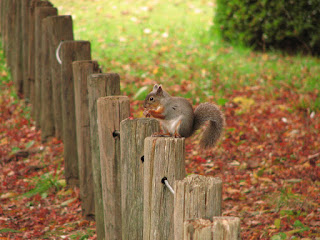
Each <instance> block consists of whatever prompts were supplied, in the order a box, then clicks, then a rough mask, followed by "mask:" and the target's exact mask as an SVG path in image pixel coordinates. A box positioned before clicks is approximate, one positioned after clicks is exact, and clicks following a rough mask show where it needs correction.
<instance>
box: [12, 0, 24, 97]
mask: <svg viewBox="0 0 320 240" xmlns="http://www.w3.org/2000/svg"><path fill="white" fill-rule="evenodd" d="M15 1H16V6H15V7H16V8H15V11H16V17H15V24H14V25H15V27H14V29H13V31H15V33H14V38H13V39H11V41H13V42H14V48H12V49H11V51H13V52H14V53H13V54H14V62H13V67H12V79H13V81H14V83H15V85H16V88H17V92H18V95H19V97H21V96H22V94H23V78H22V76H23V74H22V71H23V69H22V34H21V31H22V27H21V25H22V21H21V12H22V8H21V7H22V0H15Z"/></svg>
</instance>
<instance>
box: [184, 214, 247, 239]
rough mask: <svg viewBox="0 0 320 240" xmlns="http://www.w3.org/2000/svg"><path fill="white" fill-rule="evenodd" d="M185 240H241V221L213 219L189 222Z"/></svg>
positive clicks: (237, 219)
mask: <svg viewBox="0 0 320 240" xmlns="http://www.w3.org/2000/svg"><path fill="white" fill-rule="evenodd" d="M183 239H184V240H240V239H241V238H240V219H239V218H237V217H213V219H212V221H210V220H208V219H195V220H187V221H185V223H184V238H183Z"/></svg>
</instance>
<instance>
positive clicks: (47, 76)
mask: <svg viewBox="0 0 320 240" xmlns="http://www.w3.org/2000/svg"><path fill="white" fill-rule="evenodd" d="M41 29H42V35H41V55H42V56H41V59H42V66H43V68H42V69H41V71H40V74H41V75H40V78H41V80H40V82H41V84H40V87H41V91H40V94H41V96H40V97H41V100H40V101H41V104H40V107H41V114H40V117H41V119H40V120H41V122H40V126H41V141H42V142H46V141H47V140H48V138H50V137H54V135H55V127H54V117H55V115H54V112H53V98H52V81H51V61H50V45H49V38H48V35H49V32H48V21H47V18H44V19H43V20H42V22H41Z"/></svg>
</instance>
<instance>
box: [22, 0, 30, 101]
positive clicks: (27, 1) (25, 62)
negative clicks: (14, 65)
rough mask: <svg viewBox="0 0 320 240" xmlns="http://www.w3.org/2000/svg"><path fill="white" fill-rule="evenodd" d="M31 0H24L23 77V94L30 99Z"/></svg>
mask: <svg viewBox="0 0 320 240" xmlns="http://www.w3.org/2000/svg"><path fill="white" fill-rule="evenodd" d="M30 4H31V0H24V1H22V7H21V8H22V13H21V17H22V20H21V21H22V27H21V30H22V69H23V72H22V78H23V94H24V98H25V99H26V100H28V101H29V98H30V85H29V80H28V79H29V78H28V60H29V59H28V47H29V45H28V43H29V42H28V40H29V36H28V34H29V10H30Z"/></svg>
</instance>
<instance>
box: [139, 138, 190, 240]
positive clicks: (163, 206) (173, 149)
mask: <svg viewBox="0 0 320 240" xmlns="http://www.w3.org/2000/svg"><path fill="white" fill-rule="evenodd" d="M184 176H185V144H184V138H161V137H157V138H155V137H148V138H146V139H145V146H144V203H143V205H144V209H143V211H144V213H143V216H144V217H143V221H144V223H143V224H144V228H143V239H144V240H160V239H173V237H174V234H173V210H174V209H173V208H174V197H173V194H172V193H171V192H170V191H169V189H168V188H167V187H166V186H165V185H164V184H163V182H164V180H165V179H167V181H168V182H169V184H171V185H172V186H173V183H174V181H175V180H180V179H183V178H184Z"/></svg>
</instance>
